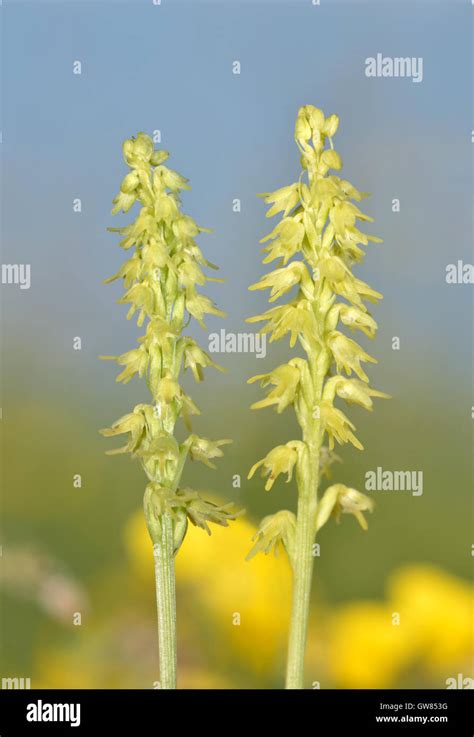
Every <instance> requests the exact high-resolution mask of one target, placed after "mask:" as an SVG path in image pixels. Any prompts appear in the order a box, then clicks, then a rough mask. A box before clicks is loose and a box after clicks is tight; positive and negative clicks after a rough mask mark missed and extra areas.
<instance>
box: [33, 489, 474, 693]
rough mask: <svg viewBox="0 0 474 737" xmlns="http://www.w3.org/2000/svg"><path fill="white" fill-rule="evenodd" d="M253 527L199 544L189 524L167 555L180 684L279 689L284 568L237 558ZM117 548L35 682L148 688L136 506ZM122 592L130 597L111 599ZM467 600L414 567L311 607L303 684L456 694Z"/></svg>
mask: <svg viewBox="0 0 474 737" xmlns="http://www.w3.org/2000/svg"><path fill="white" fill-rule="evenodd" d="M221 501H222V500H217V502H218V503H220V502H221ZM256 531H257V528H256V526H255V525H254V524H253V523H251V522H250V521H249V520H248V519H242V518H238V519H237V520H236V522H235V523H234V524H233V525H231V526H230V528H227V529H225V530H224V529H223V528H220V527H216V528H214V529H213V533H212V535H211V536H210V537H208V536H207V535H204V534H203V532H202V530H199V529H197V528H195V527H194V526H192V525H190V530H189V533H188V536H187V537H186V540H185V542H184V544H183V546H182V548H181V550H180V554H179V556H177V557H176V575H177V585H178V599H179V604H180V611H181V616H180V617H179V619H178V647H179V650H180V659H181V661H182V670H181V672H180V677H179V684H178V685H179V687H180V688H242V687H248V688H272V687H279V686H280V678H279V677H280V675H281V670H282V668H283V662H284V654H285V647H286V638H287V631H288V617H289V608H290V595H291V589H290V582H291V581H290V578H291V576H290V569H289V565H288V562H287V557H286V556H285V555H280V556H278V557H275V556H274V555H273V554H269V555H258V556H256V557H255V558H254V559H253V560H252V562H251V563H248V562H247V561H246V560H245V558H246V556H247V554H248V551H249V547H250V545H251V541H252V537H254V536H255V533H256ZM125 544H126V552H127V557H128V565H127V564H126V565H125V567H123V562H121V564H120V567H119V568H117V569H116V570H113V571H110V570H108V571H104V572H103V573H102V574H101V575H100V576H99V577H98V579H97V581H96V584H95V586H94V588H93V589H92V590H91V591H90V595H91V597H90V598H91V612H90V614H88V616H87V619H86V621H85V622H84V624H85V625H86V626H83V627H80V628H74V632H73V634H72V636H71V638H70V639H69V640H68V641H64V639H63V637H62V638H61V644H59V643H58V645H57V647H56V648H55V647H54V646H53V645H52V643H51V642H49V643H48V646H47V647H43V648H41V649H40V650H38V651H37V658H36V673H35V675H34V679H33V680H34V683H35V686H37V687H46V688H153V687H156V685H155V682H156V680H157V678H158V676H157V672H158V663H157V657H156V652H155V648H154V638H155V629H156V623H155V619H154V615H155V611H154V607H155V602H154V598H153V596H152V595H151V591H152V587H151V581H152V580H153V552H152V546H151V542H150V538H149V535H148V533H147V530H146V525H145V521H144V519H143V514H142V512H141V510H140V509H139V510H137V512H136V513H135V514H133V515H132V516H131V518H130V519H129V521H128V523H127V525H126V528H125ZM124 590H126V591H128V592H129V593H130V596H129V597H123V595H122V594H120V596H119V597H118V599H117V598H115V599H114V596H115V592H117V591H120V592H123V591H124ZM473 603H474V597H473V587H472V586H471V585H470V584H468V583H466V582H465V581H463V580H461V579H459V578H457V577H455V576H453V575H451V574H449V573H447V572H445V571H443V570H441V569H440V568H436V567H434V566H429V565H422V564H410V565H406V566H404V567H402V568H399V569H397V570H396V571H395V572H394V573H393V575H392V576H391V577H389V579H388V581H387V588H386V597H385V599H384V600H380V601H372V600H368V601H351V602H348V603H344V604H341V605H340V606H338V607H336V608H335V607H333V606H331V607H326V606H325V603H324V602H323V601H319V602H318V603H317V606H316V608H315V609H316V610H315V611H313V617H314V619H313V620H312V621H311V622H310V628H309V644H308V652H307V672H308V680H307V683H305V686H306V687H307V688H308V687H309V688H310V687H311V686H312V685H313V687H315V686H314V683H315V682H318V683H319V685H320V687H321V688H331V687H333V688H423V687H428V688H430V687H431V688H446V687H450V688H451V687H453V686H452V685H449V683H450V681H449V679H451V683H452V682H456V683H457V684H461V685H458V687H464V688H466V687H468V686H466V685H465V684H469V683H470V681H469V678H472V676H473V673H472V670H473V667H472V662H473V661H472V653H473V633H472V612H473ZM46 639H47V638H46ZM459 674H461V675H462V678H459ZM471 683H472V682H471Z"/></svg>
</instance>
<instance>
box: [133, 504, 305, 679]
mask: <svg viewBox="0 0 474 737" xmlns="http://www.w3.org/2000/svg"><path fill="white" fill-rule="evenodd" d="M255 533H256V528H255V527H254V525H252V524H251V523H250V522H249V521H247V520H245V519H241V518H239V519H237V520H236V521H235V522H234V523H233V524H232V525H231V527H230V528H227V529H225V530H224V529H223V528H222V529H221V528H220V527H216V528H214V529H213V531H212V535H211V537H210V538H206V536H204V535H203V534H202V531H198V530H196V528H195V527H192V526H191V527H190V529H189V531H188V534H187V536H186V540H185V543H184V544H183V547H182V548H181V550H180V554H179V556H177V557H176V578H177V586H178V600H179V597H180V595H181V596H183V597H184V596H185V590H186V589H188V590H189V589H192V598H193V600H195V601H196V603H197V609H198V611H197V612H196V611H194V612H193V616H195V617H196V618H197V619H199V618H202V619H203V620H205V621H206V623H207V627H209V628H210V629H211V630H212V638H211V639H212V645H213V647H214V648H216V650H217V651H218V653H219V660H220V664H221V665H222V666H224V667H225V666H227V667H241V668H245V669H250V670H251V671H252V672H253V673H260V674H263V673H269V672H273V671H275V670H276V669H277V665H278V660H281V659H282V657H283V651H284V648H285V645H286V636H287V635H286V633H287V631H288V619H289V604H290V592H291V587H290V585H291V572H290V566H289V564H288V561H287V559H286V556H279V557H276V556H274V555H261V556H257V557H256V558H255V560H253V561H252V564H249V563H248V562H247V561H246V560H245V558H246V556H247V554H248V552H249V547H250V545H251V540H252V537H253V536H254V535H255ZM126 539H127V544H128V550H129V552H130V555H131V558H132V562H133V564H134V566H135V567H136V568H137V572H139V573H140V575H142V576H143V575H145V576H147V577H148V578H150V579H151V578H152V575H153V570H152V557H153V556H152V550H151V543H150V540H149V537H148V535H147V534H146V528H145V523H144V521H143V515H142V514H141V512H137V514H136V515H135V516H133V517H132V518H131V520H130V522H129V524H128V527H127V530H126ZM178 639H179V622H178Z"/></svg>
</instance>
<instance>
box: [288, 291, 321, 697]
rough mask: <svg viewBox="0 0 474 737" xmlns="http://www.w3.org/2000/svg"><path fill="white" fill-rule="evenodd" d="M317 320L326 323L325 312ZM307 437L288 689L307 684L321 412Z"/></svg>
mask: <svg viewBox="0 0 474 737" xmlns="http://www.w3.org/2000/svg"><path fill="white" fill-rule="evenodd" d="M314 307H315V313H316V314H315V316H316V319H317V320H318V322H319V321H321V323H322V324H324V320H325V315H322V316H320V317H319V318H318V314H317V301H316V302H315V305H314ZM308 363H309V365H310V369H311V379H312V383H313V389H314V396H315V398H316V400H317V401H320V400H321V396H322V391H323V385H324V378H325V376H326V373H327V370H328V365H329V360H328V355H327V352H326V351H322V352H321V354H320V357H319V358H316V359H315V358H314V356H313V355H312V354H311V351H309V352H308ZM303 440H304V442H305V444H306V446H307V448H308V456H307V473H306V474H302V476H301V477H300V478H298V508H297V512H296V531H295V546H294V549H293V554H292V559H291V563H292V569H293V598H292V605H291V622H290V636H289V642H288V657H287V666H286V684H285V685H286V688H287V689H302V688H303V686H304V660H305V651H306V639H307V634H308V619H309V608H310V601H311V583H312V578H313V544H314V538H315V534H316V524H315V522H316V512H317V505H318V487H319V456H320V452H321V443H322V433H321V420H320V417H319V415H317V416H314V415H313V414H311V415H310V416H308V417H306V420H305V421H304V430H303Z"/></svg>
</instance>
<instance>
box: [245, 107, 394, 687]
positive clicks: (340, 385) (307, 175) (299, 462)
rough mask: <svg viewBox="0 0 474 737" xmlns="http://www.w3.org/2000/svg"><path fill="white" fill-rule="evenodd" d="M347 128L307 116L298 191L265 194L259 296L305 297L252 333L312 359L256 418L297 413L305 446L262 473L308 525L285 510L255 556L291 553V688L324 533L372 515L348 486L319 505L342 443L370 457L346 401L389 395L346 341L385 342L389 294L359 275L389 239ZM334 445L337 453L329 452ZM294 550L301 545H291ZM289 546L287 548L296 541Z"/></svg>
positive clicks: (299, 133) (289, 366)
mask: <svg viewBox="0 0 474 737" xmlns="http://www.w3.org/2000/svg"><path fill="white" fill-rule="evenodd" d="M338 127H339V118H338V117H337V115H330V116H329V117H326V116H325V115H324V113H323V112H322V111H321V110H318V109H317V108H315V107H313V106H312V105H305V106H303V107H302V108H300V110H299V112H298V116H297V119H296V125H295V141H296V144H297V146H298V148H299V151H300V154H301V166H302V172H301V176H300V177H299V180H298V181H297V182H295V183H294V184H290V185H288V186H285V187H281V188H280V189H277V190H276V191H275V192H271V193H265V194H263V195H261V196H262V197H263V198H264V199H265V202H266V204H267V205H270V209H269V211H268V212H267V217H273V216H274V215H277V214H280V216H281V220H280V222H279V223H278V224H277V225H276V226H275V227H274V228H273V230H272V232H271V233H270V234H269V235H268V236H266V237H265V238H263V239H262V241H261V242H262V243H264V244H265V245H264V247H263V249H262V250H263V253H264V259H263V263H264V264H270V263H272V264H273V266H274V269H273V270H272V271H270V272H268V273H266V274H264V275H263V276H262V277H261V278H260V279H259V281H258V282H257V283H256V284H253V285H252V286H251V287H250V289H251V290H260V289H268V290H269V302H271V303H273V302H277V301H278V300H280V299H281V298H282V297H284V296H285V295H286V294H288V293H290V292H292V294H294V293H295V292H296V296H292V297H291V299H290V300H289V301H288V302H287V303H286V304H278V305H276V306H272V307H271V308H270V309H269V310H267V311H266V312H264V313H263V314H261V315H257V316H255V317H251V318H249V320H248V322H263V323H265V325H264V326H263V328H261V332H262V333H264V334H269V335H270V342H271V341H274V340H280V339H281V338H283V337H285V336H288V337H289V339H290V347H294V346H295V345H296V343H297V342H299V344H300V345H301V347H302V348H303V350H304V351H305V353H306V358H305V359H303V358H293V359H291V360H289V361H288V363H285V364H283V365H281V366H278V367H277V368H276V369H274V370H273V371H270V372H269V373H267V374H264V375H261V376H255V377H253V378H252V379H250V380H249V382H250V383H251V382H254V381H260V382H261V385H262V386H263V387H267V386H270V387H271V388H270V391H269V392H268V394H267V396H266V398H264V399H262V400H260V401H257V402H255V403H254V404H253V405H252V408H253V409H263V408H265V407H273V408H274V409H275V410H276V411H277V412H278V413H280V412H283V410H285V409H287V408H288V407H293V408H294V410H295V413H296V417H297V420H298V422H299V425H300V427H301V431H302V439H301V440H300V441H295V440H293V441H290V442H288V443H286V445H278V446H277V447H276V448H273V450H270V451H269V452H268V453H267V455H266V456H265V458H263V459H262V460H260V461H258V462H257V463H256V464H255V465H254V466H253V467H252V469H251V471H250V476H249V477H251V476H253V474H254V473H255V471H256V470H257V469H261V472H262V476H264V477H266V483H265V489H267V490H268V491H269V490H270V489H271V488H272V486H273V484H274V482H275V480H276V479H277V477H278V476H279V475H280V474H282V475H286V477H287V478H286V480H287V481H288V482H290V481H291V480H292V478H293V475H294V476H295V479H296V486H297V490H298V494H297V515H296V518H295V516H294V515H292V513H291V512H288V511H287V510H284V511H283V512H279V513H277V514H276V515H273V516H272V517H271V518H268V517H266V518H265V520H264V521H263V523H262V526H261V528H260V530H259V533H258V535H257V538H256V539H257V542H256V544H255V545H254V547H253V549H252V552H251V555H254V554H255V553H257V552H259V551H261V552H264V553H268V552H269V551H270V550H271V549H272V548H273V547H275V546H278V545H280V544H281V543H282V544H283V547H284V548H285V550H286V551H287V553H288V555H289V559H290V563H291V565H292V569H293V576H294V594H293V609H292V623H291V630H290V640H289V650H288V667H287V678H286V684H287V687H288V688H302V687H303V659H304V651H305V644H306V635H307V626H308V610H309V596H310V587H311V578H312V566H313V551H312V547H313V544H314V540H315V536H316V532H317V531H318V530H319V529H320V528H321V527H322V526H323V525H324V524H325V523H326V522H327V520H328V519H329V518H330V516H335V517H336V518H338V517H339V514H340V513H341V512H345V513H350V514H353V515H354V516H355V517H356V519H357V520H358V522H359V524H360V525H361V527H362V528H363V529H367V522H366V519H365V518H364V516H363V512H364V511H372V507H373V503H372V501H371V500H370V499H369V498H368V497H366V496H365V495H363V494H361V493H360V492H358V491H356V490H355V489H350V488H347V487H346V486H344V485H343V484H334V485H333V486H331V487H330V488H329V489H327V491H326V493H325V494H324V495H323V497H322V499H321V500H319V501H318V489H319V484H320V480H321V478H322V477H323V476H326V477H327V478H329V477H330V475H331V466H332V464H333V463H334V461H335V460H339V458H338V457H337V456H336V455H335V454H334V453H333V448H334V445H335V443H339V444H344V443H351V444H352V445H354V446H355V447H356V448H358V449H360V450H363V446H362V444H361V442H360V441H359V439H358V438H357V437H356V435H355V434H354V433H355V429H356V428H355V426H354V425H353V423H352V422H351V421H350V419H349V418H348V417H346V415H345V414H344V412H343V411H342V410H341V409H340V408H338V407H336V406H334V402H335V401H336V400H339V399H341V400H343V401H345V402H346V403H347V404H348V405H351V404H358V405H360V406H361V407H364V408H365V409H367V410H372V407H373V401H372V398H373V397H379V398H385V399H388V398H389V395H388V394H385V393H383V392H380V391H377V390H376V389H372V388H371V387H370V386H369V378H368V376H367V374H366V373H365V370H364V368H363V366H362V364H363V363H377V361H376V359H375V358H373V357H372V356H371V355H369V354H368V353H367V352H366V351H365V350H363V348H362V347H361V346H360V345H359V344H358V343H357V342H356V341H355V340H354V339H353V338H351V337H348V336H347V335H346V334H345V333H344V332H343V330H344V329H346V328H348V329H349V330H350V331H351V332H356V331H358V330H359V331H360V332H361V333H363V334H364V335H365V336H367V337H368V338H371V339H372V338H374V336H375V334H376V331H377V323H376V322H375V320H374V318H373V317H372V315H371V314H370V312H369V309H368V307H367V304H366V303H367V302H372V303H376V302H377V301H378V300H380V299H381V298H382V295H381V294H380V293H379V292H377V291H375V290H374V289H372V288H371V287H370V286H369V285H368V284H366V283H365V282H363V281H361V280H360V279H359V278H358V277H356V276H355V275H354V273H353V269H354V267H355V266H358V265H359V264H361V262H362V261H363V258H364V255H365V251H364V247H365V246H367V245H368V243H369V242H375V243H380V242H381V239H380V238H377V237H375V236H371V235H367V234H365V233H364V232H362V231H361V230H359V223H360V222H372V218H371V217H369V216H368V215H366V214H364V213H363V212H362V211H361V210H360V209H359V207H358V206H357V205H356V204H355V203H359V202H360V201H361V200H362V199H364V198H365V197H367V196H368V195H367V194H366V193H364V192H359V191H358V190H357V189H356V188H355V187H354V186H353V185H352V184H351V183H350V182H348V181H346V180H345V179H342V178H341V177H340V176H339V175H338V174H336V173H334V172H338V171H340V170H341V169H342V160H341V157H340V155H339V154H338V153H337V151H335V150H334V145H333V141H332V138H333V136H334V135H335V133H336V131H337V129H338ZM324 441H326V442H327V445H324ZM290 539H291V543H290V542H289V541H290ZM285 541H286V542H285Z"/></svg>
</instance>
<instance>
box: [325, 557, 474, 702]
mask: <svg viewBox="0 0 474 737" xmlns="http://www.w3.org/2000/svg"><path fill="white" fill-rule="evenodd" d="M473 604H474V597H473V587H472V586H471V585H470V584H468V583H465V582H464V581H462V580H460V579H458V578H455V577H454V576H452V575H450V574H449V573H446V572H444V571H442V570H440V569H437V568H435V567H433V566H428V565H411V566H406V567H404V568H401V569H400V570H399V571H397V572H396V573H395V574H394V575H393V576H392V577H391V579H389V584H388V597H387V602H386V603H378V602H353V603H350V604H347V605H345V606H343V607H341V608H340V609H339V611H338V612H336V614H334V615H333V616H332V618H331V619H330V621H329V626H328V643H327V667H328V670H329V673H330V676H331V678H332V679H333V681H334V683H335V685H336V686H340V687H343V688H392V687H395V686H398V687H400V686H401V685H403V678H404V675H405V674H406V673H408V672H412V673H417V677H418V679H419V680H421V681H422V682H424V683H429V684H435V685H437V686H438V687H439V688H445V687H446V679H447V678H449V677H450V676H453V675H455V674H456V673H457V672H458V670H457V669H461V670H462V672H463V675H464V676H467V677H468V676H470V675H471V673H470V671H471V670H472V662H473V660H472V652H473V644H474V641H473V628H472V621H473V620H472V613H473ZM466 669H467V672H466Z"/></svg>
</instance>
